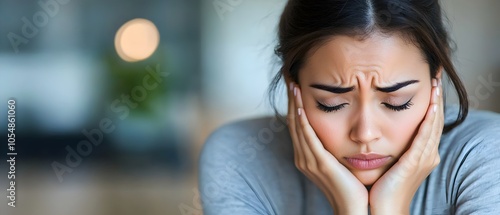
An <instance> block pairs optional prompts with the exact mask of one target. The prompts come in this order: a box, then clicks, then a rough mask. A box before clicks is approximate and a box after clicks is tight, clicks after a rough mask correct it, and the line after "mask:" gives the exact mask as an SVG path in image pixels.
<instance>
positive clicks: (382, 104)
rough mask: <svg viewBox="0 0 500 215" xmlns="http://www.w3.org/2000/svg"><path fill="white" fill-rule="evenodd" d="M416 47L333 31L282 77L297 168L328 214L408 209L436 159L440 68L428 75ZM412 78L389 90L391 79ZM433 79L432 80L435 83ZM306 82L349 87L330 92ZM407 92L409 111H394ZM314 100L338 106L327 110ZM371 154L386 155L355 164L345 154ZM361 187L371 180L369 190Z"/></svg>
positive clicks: (377, 36) (440, 111)
mask: <svg viewBox="0 0 500 215" xmlns="http://www.w3.org/2000/svg"><path fill="white" fill-rule="evenodd" d="M429 74H430V72H429V69H428V65H427V64H426V63H425V61H423V60H422V56H421V55H420V52H419V50H418V48H416V47H415V46H413V45H411V44H409V43H406V42H405V41H404V40H403V39H401V37H399V36H397V35H392V36H387V35H385V36H384V35H380V34H374V35H372V36H371V37H369V38H367V39H366V40H362V41H361V40H357V39H356V38H351V37H345V36H335V37H333V38H332V39H331V40H330V41H328V42H326V43H324V44H323V45H322V46H320V47H319V48H317V49H315V50H312V52H311V54H310V56H309V58H308V59H307V61H306V64H305V66H304V68H303V69H302V70H301V71H300V74H299V82H300V84H296V83H294V82H291V81H290V80H289V79H287V80H286V81H287V84H288V86H289V88H290V91H289V92H288V101H289V102H288V115H287V120H288V123H289V126H288V128H289V130H290V135H291V139H292V142H293V146H294V160H295V165H296V166H297V168H298V169H299V170H300V171H301V172H302V173H303V174H304V175H306V176H307V177H308V178H309V179H310V180H311V181H312V182H314V183H315V184H316V185H317V186H318V187H319V188H320V189H321V190H322V192H323V193H324V194H325V197H326V198H327V199H328V201H329V202H330V204H331V205H332V208H333V209H334V212H335V214H367V210H368V208H370V211H371V214H374V215H378V214H409V208H410V204H411V201H412V199H413V196H414V194H415V192H416V190H417V189H418V187H419V186H420V184H421V183H422V182H423V181H424V180H425V178H426V177H427V176H428V175H429V174H430V173H431V171H432V170H433V169H434V168H435V167H436V166H437V165H438V164H439V162H440V156H439V151H438V147H439V141H440V138H441V134H442V130H443V124H444V123H443V122H444V114H443V100H442V96H441V94H440V92H442V86H441V84H440V83H441V80H440V79H441V71H439V72H438V73H437V76H436V77H433V78H432V79H431V77H430V75H429ZM408 80H417V81H418V83H416V84H411V85H408V86H406V87H404V88H401V89H399V90H397V91H394V92H391V93H385V92H380V91H379V90H377V87H387V86H391V85H394V84H395V83H397V82H404V81H408ZM438 83H439V84H438ZM311 84H324V85H336V86H340V87H351V86H352V87H353V90H352V91H351V92H349V93H344V94H338V93H337V94H335V93H331V92H326V91H324V92H323V91H322V90H318V89H316V88H312V87H310V85H311ZM410 98H412V103H413V105H411V106H409V109H407V110H402V111H394V110H391V109H390V108H388V107H387V106H386V104H391V105H394V106H398V105H401V104H403V103H405V102H407V101H408V100H409V99H410ZM317 101H319V102H321V103H324V104H327V105H328V106H334V105H339V104H344V106H343V108H341V109H339V110H337V111H335V112H329V113H326V112H324V111H322V110H320V109H319V108H318V107H317V105H316V104H317ZM368 152H375V153H378V154H382V155H387V156H390V157H391V160H390V162H389V163H387V164H386V165H385V166H382V167H380V168H378V169H373V170H360V169H356V168H354V167H353V166H351V165H350V164H349V163H348V162H347V161H346V160H345V158H346V157H349V156H352V155H354V154H358V153H368ZM365 185H373V186H372V187H371V189H370V191H368V190H367V189H366V188H365Z"/></svg>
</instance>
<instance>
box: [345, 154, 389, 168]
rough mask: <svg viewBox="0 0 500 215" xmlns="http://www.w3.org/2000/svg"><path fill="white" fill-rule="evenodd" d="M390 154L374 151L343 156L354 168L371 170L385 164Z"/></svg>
mask: <svg viewBox="0 0 500 215" xmlns="http://www.w3.org/2000/svg"><path fill="white" fill-rule="evenodd" d="M390 159H391V156H388V155H380V154H375V153H370V154H357V155H353V156H350V157H345V160H346V161H347V162H348V163H349V164H350V165H351V166H352V167H354V168H356V169H359V170H372V169H377V168H380V167H382V166H384V165H386V164H387V163H388V162H389V160H390Z"/></svg>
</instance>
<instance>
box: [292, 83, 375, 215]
mask: <svg viewBox="0 0 500 215" xmlns="http://www.w3.org/2000/svg"><path fill="white" fill-rule="evenodd" d="M288 83H289V89H290V90H289V91H288V116H287V120H288V128H289V130H290V135H291V138H292V141H293V148H294V158H295V166H297V168H298V169H299V170H300V171H301V172H302V173H304V175H306V176H307V178H309V180H311V181H312V182H314V184H316V185H317V186H318V187H319V188H320V189H321V191H322V192H323V193H324V194H325V196H326V197H327V199H328V201H329V202H330V204H331V206H332V207H333V210H334V212H335V214H363V215H366V214H368V197H369V195H368V191H367V189H366V187H365V186H364V185H363V184H362V183H361V182H360V181H359V180H358V179H357V178H356V177H355V176H354V175H353V174H352V173H351V172H350V171H349V170H348V169H347V168H346V167H345V166H343V165H342V164H341V163H340V162H339V161H338V160H337V159H336V158H335V157H334V156H333V155H332V154H331V153H330V152H328V151H327V150H326V149H325V148H324V147H323V144H322V143H321V141H320V140H319V138H318V137H317V135H316V133H315V132H314V130H313V128H312V127H311V125H310V124H309V121H308V119H307V116H306V113H305V111H304V108H303V105H302V97H301V90H300V88H299V86H298V85H296V84H294V83H293V82H288Z"/></svg>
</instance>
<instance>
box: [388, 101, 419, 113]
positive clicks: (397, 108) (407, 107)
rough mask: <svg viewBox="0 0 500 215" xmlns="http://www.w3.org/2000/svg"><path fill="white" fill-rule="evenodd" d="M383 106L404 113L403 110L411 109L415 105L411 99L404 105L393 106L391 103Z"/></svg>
mask: <svg viewBox="0 0 500 215" xmlns="http://www.w3.org/2000/svg"><path fill="white" fill-rule="evenodd" d="M382 104H383V105H385V106H386V107H387V108H389V109H391V110H393V111H403V110H408V109H410V107H411V106H412V105H413V102H411V99H410V100H409V101H408V102H406V103H404V104H402V105H391V104H389V103H382Z"/></svg>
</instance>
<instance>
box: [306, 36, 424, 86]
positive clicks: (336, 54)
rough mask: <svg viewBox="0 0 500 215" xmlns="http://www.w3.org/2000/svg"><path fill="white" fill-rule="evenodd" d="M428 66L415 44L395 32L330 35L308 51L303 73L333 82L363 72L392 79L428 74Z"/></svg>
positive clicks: (346, 79)
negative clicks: (363, 37)
mask: <svg viewBox="0 0 500 215" xmlns="http://www.w3.org/2000/svg"><path fill="white" fill-rule="evenodd" d="M428 68H429V67H428V64H427V63H426V62H425V60H424V57H423V55H422V53H421V51H420V49H419V48H418V47H417V46H415V45H413V44H412V43H410V42H408V41H407V40H405V39H404V38H403V37H401V36H399V35H396V34H394V35H384V34H380V33H375V34H372V35H370V36H369V37H367V38H365V39H363V40H360V39H359V38H356V37H351V36H333V37H332V38H330V39H329V40H327V41H326V42H325V43H323V44H321V45H320V46H318V47H317V48H316V49H312V50H311V51H310V53H308V57H307V58H306V61H305V64H304V67H303V72H304V73H307V75H305V77H310V78H313V79H315V80H318V79H319V80H321V79H325V78H327V77H333V78H334V79H335V81H336V82H339V81H340V82H345V81H347V82H348V80H349V79H350V77H352V76H354V75H356V74H360V73H364V74H365V76H373V75H376V76H377V77H378V78H380V79H382V80H381V81H383V82H386V81H387V82H392V81H391V80H392V79H399V78H424V77H426V76H429V77H430V74H429V70H428ZM384 80H385V81H384Z"/></svg>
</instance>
